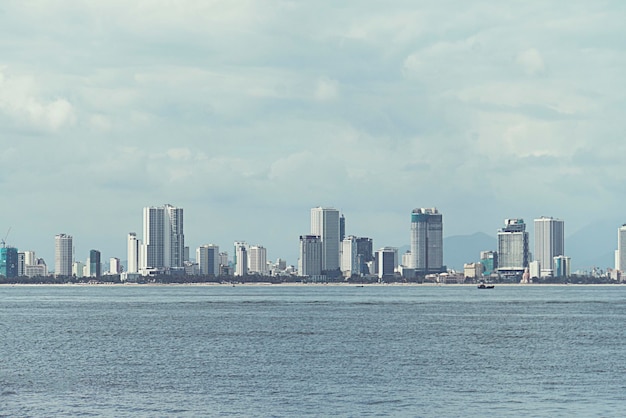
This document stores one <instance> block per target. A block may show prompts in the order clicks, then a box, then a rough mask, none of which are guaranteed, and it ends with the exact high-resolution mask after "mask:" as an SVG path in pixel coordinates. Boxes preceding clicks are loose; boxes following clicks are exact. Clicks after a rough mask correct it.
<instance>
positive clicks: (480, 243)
mask: <svg viewBox="0 0 626 418" xmlns="http://www.w3.org/2000/svg"><path fill="white" fill-rule="evenodd" d="M497 249H498V240H497V239H496V238H495V237H492V236H489V235H487V234H485V233H484V232H476V233H474V234H471V235H453V236H450V237H446V238H444V239H443V264H445V265H446V266H447V267H448V269H454V270H457V271H463V264H465V263H474V262H478V261H480V252H481V251H496V250H497Z"/></svg>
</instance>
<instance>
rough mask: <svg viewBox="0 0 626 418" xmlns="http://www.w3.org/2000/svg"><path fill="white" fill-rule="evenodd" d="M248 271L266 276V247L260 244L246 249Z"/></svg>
mask: <svg viewBox="0 0 626 418" xmlns="http://www.w3.org/2000/svg"><path fill="white" fill-rule="evenodd" d="M248 273H250V274H260V275H261V276H267V274H268V267H267V249H265V247H263V246H261V245H253V246H251V247H250V249H249V250H248Z"/></svg>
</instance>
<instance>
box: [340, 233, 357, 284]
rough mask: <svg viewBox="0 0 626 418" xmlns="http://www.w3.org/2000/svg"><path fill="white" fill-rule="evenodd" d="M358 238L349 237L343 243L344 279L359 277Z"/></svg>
mask: <svg viewBox="0 0 626 418" xmlns="http://www.w3.org/2000/svg"><path fill="white" fill-rule="evenodd" d="M359 261H360V260H359V252H358V243H357V237H355V236H354V235H349V236H347V237H345V238H344V239H343V241H341V272H342V273H343V276H344V277H352V276H353V275H359V274H360V273H361V271H360V268H359V267H360V263H359Z"/></svg>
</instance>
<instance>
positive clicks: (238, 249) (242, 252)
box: [235, 242, 248, 276]
mask: <svg viewBox="0 0 626 418" xmlns="http://www.w3.org/2000/svg"><path fill="white" fill-rule="evenodd" d="M235 260H236V261H235V263H236V264H235V276H247V275H248V245H247V244H246V243H244V242H240V243H235Z"/></svg>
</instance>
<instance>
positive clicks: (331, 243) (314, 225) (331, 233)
mask: <svg viewBox="0 0 626 418" xmlns="http://www.w3.org/2000/svg"><path fill="white" fill-rule="evenodd" d="M311 235H317V236H319V237H320V240H321V242H322V271H333V270H338V269H339V250H340V249H339V211H338V210H337V209H333V208H323V207H316V208H313V209H311Z"/></svg>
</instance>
